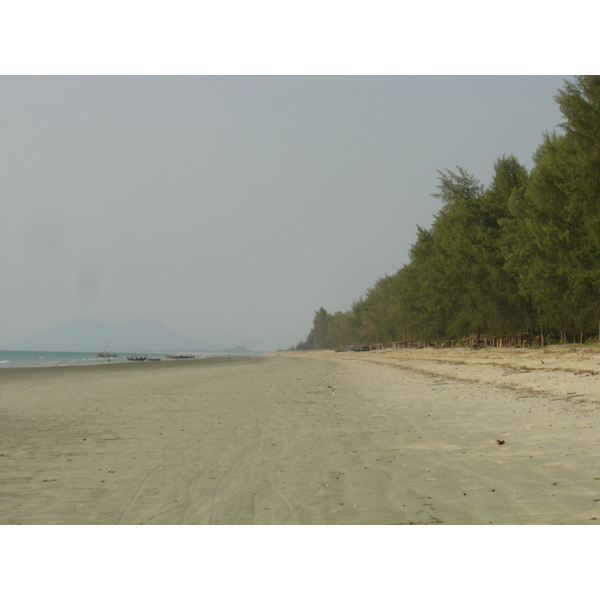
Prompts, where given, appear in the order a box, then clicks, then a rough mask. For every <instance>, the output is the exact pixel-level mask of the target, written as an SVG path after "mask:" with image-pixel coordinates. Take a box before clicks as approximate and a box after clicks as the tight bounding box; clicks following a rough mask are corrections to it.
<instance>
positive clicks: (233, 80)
mask: <svg viewBox="0 0 600 600" xmlns="http://www.w3.org/2000/svg"><path fill="white" fill-rule="evenodd" d="M566 78H567V79H569V77H566ZM564 79H565V77H564V76H347V77H346V76H64V77H60V76H8V77H7V76H4V77H1V78H0V139H1V146H0V160H1V162H0V193H1V198H2V204H1V209H0V210H1V225H0V233H1V236H0V249H1V254H0V267H1V271H0V291H1V294H0V311H1V314H2V321H1V323H0V343H6V342H10V341H14V340H17V339H20V338H22V337H27V336H29V335H33V334H35V333H38V332H40V331H42V330H45V329H48V328H50V327H53V326H55V325H58V324H61V323H65V322H68V321H70V320H73V319H75V318H79V317H95V318H97V319H100V320H102V321H106V322H109V323H125V322H128V321H130V320H133V319H138V318H144V319H156V320H158V321H160V322H161V323H163V324H164V325H165V326H166V327H168V328H169V329H171V330H172V331H175V332H177V333H180V334H184V335H188V336H190V337H193V338H202V337H214V336H219V335H238V336H242V337H245V338H249V339H251V340H254V341H255V343H256V344H257V345H263V346H264V345H266V346H272V347H273V348H276V347H289V346H291V345H293V344H296V343H298V342H299V341H300V340H302V339H304V338H305V337H306V335H307V334H308V332H309V331H310V328H311V324H312V318H313V317H314V312H315V311H316V310H318V309H319V308H320V307H321V306H323V307H324V308H325V309H326V310H327V311H328V312H330V313H334V312H336V311H340V310H341V311H345V310H348V309H349V308H350V307H351V306H352V303H353V302H354V301H355V300H357V299H358V298H359V297H360V296H361V295H363V294H365V292H366V291H367V289H368V288H369V287H371V286H372V285H373V284H374V283H375V282H376V281H377V280H378V279H379V278H381V277H383V276H385V275H391V274H393V273H394V272H396V271H397V270H398V269H399V268H401V267H402V265H403V264H404V263H406V262H408V251H409V249H410V246H411V244H412V243H414V241H415V234H416V227H417V225H420V226H423V227H427V226H429V225H430V224H431V222H432V220H433V217H434V215H435V213H436V212H437V211H438V210H439V208H440V206H441V205H440V201H439V200H438V199H436V198H433V197H432V194H433V193H435V192H436V185H437V182H438V181H437V177H438V173H437V171H438V170H444V169H451V170H452V169H455V168H456V166H461V167H463V168H465V169H466V170H467V171H468V172H469V173H470V174H472V175H474V176H475V177H477V178H478V179H479V180H480V181H481V182H482V183H483V184H485V185H487V184H489V183H490V180H491V177H492V174H493V168H494V163H495V161H496V160H497V159H498V158H501V157H502V156H504V155H507V156H508V155H509V154H513V155H514V156H516V157H517V158H518V159H519V160H520V161H521V162H522V163H523V164H524V165H525V166H526V167H528V168H531V167H532V166H533V161H532V155H533V154H534V152H535V150H536V148H537V146H538V145H539V144H540V143H541V141H542V135H543V133H544V132H546V131H552V130H554V129H555V128H557V125H558V124H559V123H560V122H561V114H560V111H559V109H558V106H557V104H556V102H555V101H554V99H553V96H554V95H555V94H556V92H557V90H558V89H559V88H560V87H562V85H563V81H564ZM571 79H572V78H571Z"/></svg>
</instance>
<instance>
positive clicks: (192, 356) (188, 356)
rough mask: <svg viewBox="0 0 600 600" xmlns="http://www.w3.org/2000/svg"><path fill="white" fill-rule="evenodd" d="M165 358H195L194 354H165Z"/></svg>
mask: <svg viewBox="0 0 600 600" xmlns="http://www.w3.org/2000/svg"><path fill="white" fill-rule="evenodd" d="M166 356H167V358H174V359H175V360H179V359H180V358H196V355H195V354H167V355H166Z"/></svg>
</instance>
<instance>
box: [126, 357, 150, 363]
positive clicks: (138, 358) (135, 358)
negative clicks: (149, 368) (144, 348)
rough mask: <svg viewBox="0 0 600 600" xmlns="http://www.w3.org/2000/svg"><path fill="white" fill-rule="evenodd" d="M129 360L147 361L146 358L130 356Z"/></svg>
mask: <svg viewBox="0 0 600 600" xmlns="http://www.w3.org/2000/svg"><path fill="white" fill-rule="evenodd" d="M127 360H136V361H138V362H141V361H143V360H146V357H145V356H128V357H127Z"/></svg>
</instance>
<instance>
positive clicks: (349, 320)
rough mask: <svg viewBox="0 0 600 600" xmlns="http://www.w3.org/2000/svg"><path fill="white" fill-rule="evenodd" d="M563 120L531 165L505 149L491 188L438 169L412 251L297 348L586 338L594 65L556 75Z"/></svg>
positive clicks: (595, 151) (598, 186) (595, 187)
mask: <svg viewBox="0 0 600 600" xmlns="http://www.w3.org/2000/svg"><path fill="white" fill-rule="evenodd" d="M555 100H556V102H557V103H558V105H559V108H560V111H561V113H562V115H563V117H564V122H563V123H561V124H560V125H559V127H560V128H561V133H560V134H558V133H556V132H553V133H546V134H544V136H543V139H542V142H541V144H540V145H539V147H538V149H537V151H536V153H535V155H534V166H533V168H532V170H531V171H530V172H528V170H527V169H526V168H525V167H524V166H523V165H521V164H520V163H519V161H518V160H517V159H516V158H515V157H514V156H512V155H511V156H508V157H506V156H504V157H502V158H500V159H498V160H497V161H496V163H495V165H494V175H493V178H492V182H491V183H490V185H489V186H488V187H485V186H483V185H482V184H481V183H480V181H478V180H477V179H476V178H475V177H473V176H472V175H470V174H469V173H467V172H466V171H465V170H464V169H463V168H461V167H457V168H456V170H455V171H450V170H445V171H438V174H439V184H438V186H437V190H438V191H437V193H435V194H434V196H435V197H437V198H439V199H440V200H441V202H442V207H441V209H440V210H439V212H438V213H437V214H436V215H435V217H434V221H433V223H432V225H431V227H429V228H423V227H417V235H416V241H415V242H414V244H413V245H412V247H411V249H410V252H409V257H410V261H409V262H408V263H407V264H404V265H403V266H402V267H401V268H400V269H399V270H398V271H397V272H396V273H394V274H393V275H389V276H385V277H383V278H381V279H379V280H378V281H377V282H376V283H375V284H374V285H373V287H371V288H370V289H368V290H367V292H366V294H365V295H364V296H363V297H361V298H359V299H358V300H357V301H355V302H354V303H353V305H352V307H351V309H350V310H348V311H346V312H336V313H335V314H329V313H327V311H326V310H325V309H324V308H322V307H321V308H320V309H319V310H318V311H316V313H315V318H314V321H313V327H312V329H311V331H310V333H309V335H308V337H307V338H306V340H305V341H303V342H300V343H299V344H298V346H297V349H314V348H334V347H337V346H347V345H350V344H353V343H354V344H361V343H383V342H387V341H399V340H406V339H413V340H421V341H427V340H442V339H444V338H447V337H450V336H455V337H456V338H464V337H466V336H469V335H471V334H474V333H475V334H483V333H485V334H488V335H511V336H517V335H521V334H523V333H524V332H527V333H528V334H529V335H530V336H532V337H533V336H535V337H536V340H537V343H540V344H542V345H543V344H545V343H555V342H560V341H563V342H567V341H568V342H572V341H578V342H581V343H583V342H584V340H585V339H586V338H588V337H591V336H598V334H599V327H600V76H579V77H576V78H575V80H574V82H565V83H564V86H563V88H562V89H560V90H559V91H558V93H557V95H556V96H555Z"/></svg>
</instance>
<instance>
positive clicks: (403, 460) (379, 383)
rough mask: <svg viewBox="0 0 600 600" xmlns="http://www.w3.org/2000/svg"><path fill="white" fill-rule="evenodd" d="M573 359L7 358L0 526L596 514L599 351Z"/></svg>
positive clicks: (499, 355) (510, 355) (499, 519)
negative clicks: (79, 362) (16, 365)
mask: <svg viewBox="0 0 600 600" xmlns="http://www.w3.org/2000/svg"><path fill="white" fill-rule="evenodd" d="M563 354H564V355H560V354H559V353H552V352H546V351H533V350H522V351H521V350H497V351H494V350H492V351H488V350H481V351H467V350H464V351H463V350H418V351H417V350H411V351H382V352H371V353H339V354H336V353H333V352H321V353H319V352H316V353H312V352H309V353H292V352H286V353H280V355H279V356H277V355H272V356H268V357H259V358H251V359H238V360H232V361H228V360H213V361H205V360H195V361H189V362H185V363H184V362H171V363H166V362H164V363H140V364H134V363H131V364H111V365H98V366H94V367H54V368H30V369H2V370H0V461H1V462H0V465H1V466H2V468H1V470H0V490H1V491H2V493H1V494H0V523H2V524H439V523H443V524H489V523H493V524H534V523H540V524H559V523H566V524H594V523H597V522H598V519H600V441H599V439H598V431H599V429H598V428H599V426H600V409H599V402H600V394H599V392H600V387H599V382H600V379H599V378H598V377H597V375H596V372H598V373H600V353H598V352H595V351H594V352H587V353H586V352H584V351H583V350H581V351H580V350H577V349H571V350H568V351H565V350H563ZM541 361H543V362H541ZM497 440H503V441H504V442H505V443H504V444H498V443H497Z"/></svg>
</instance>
